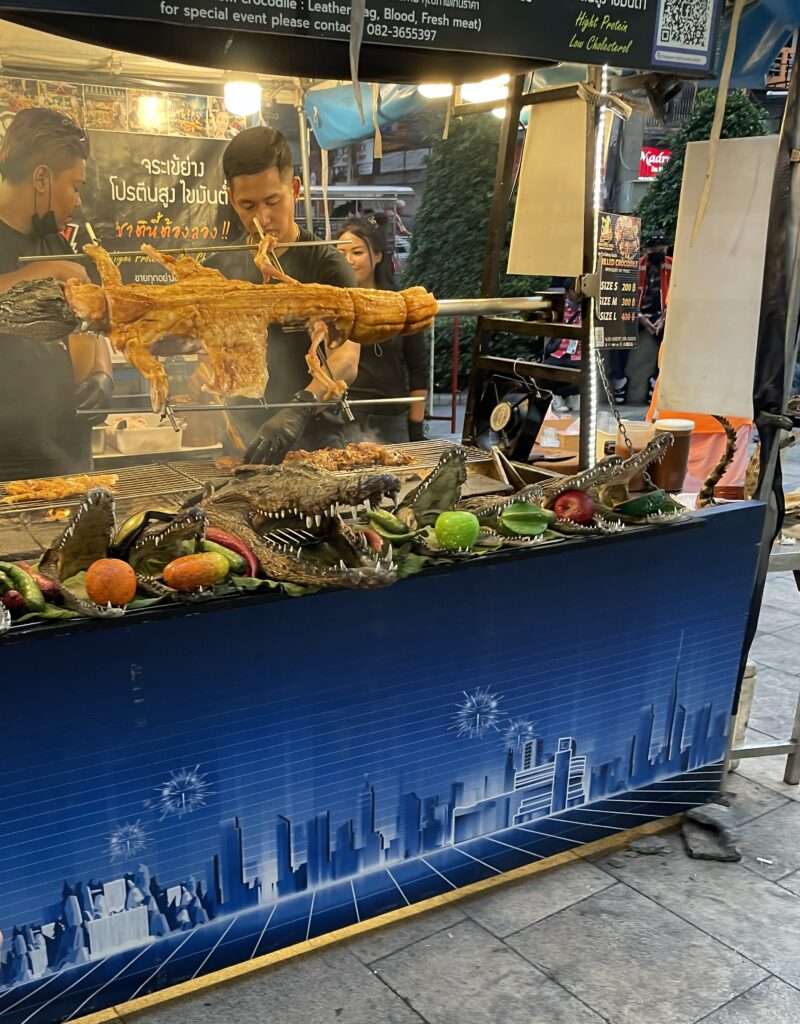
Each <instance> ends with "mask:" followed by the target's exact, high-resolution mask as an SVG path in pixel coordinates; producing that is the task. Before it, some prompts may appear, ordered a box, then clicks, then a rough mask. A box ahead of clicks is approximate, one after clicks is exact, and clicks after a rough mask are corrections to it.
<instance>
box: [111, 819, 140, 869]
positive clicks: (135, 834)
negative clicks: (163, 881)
mask: <svg viewBox="0 0 800 1024" xmlns="http://www.w3.org/2000/svg"><path fill="white" fill-rule="evenodd" d="M146 846H147V832H145V830H144V826H143V825H142V823H141V821H129V822H126V823H125V824H124V825H119V826H118V827H117V828H115V829H114V831H113V832H112V833H111V835H110V836H109V837H108V855H109V857H110V858H111V860H113V861H118V860H128V859H129V858H130V857H134V856H135V855H136V854H137V853H141V852H142V850H143V849H144V848H145V847H146Z"/></svg>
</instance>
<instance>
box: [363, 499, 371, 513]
mask: <svg viewBox="0 0 800 1024" xmlns="http://www.w3.org/2000/svg"><path fill="white" fill-rule="evenodd" d="M364 508H365V509H366V510H367V512H371V511H372V505H371V504H370V501H369V498H364Z"/></svg>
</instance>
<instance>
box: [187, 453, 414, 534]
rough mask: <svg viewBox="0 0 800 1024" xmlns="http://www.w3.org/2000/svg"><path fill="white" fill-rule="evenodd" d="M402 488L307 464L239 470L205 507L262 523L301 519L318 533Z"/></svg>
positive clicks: (384, 479) (389, 478)
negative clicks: (332, 521) (336, 519)
mask: <svg viewBox="0 0 800 1024" xmlns="http://www.w3.org/2000/svg"><path fill="white" fill-rule="evenodd" d="M399 490H400V481H399V480H398V479H397V477H396V476H394V474H392V473H357V474H352V475H351V474H335V473H328V472H326V471H325V470H322V469H315V468H314V467H313V466H304V465H302V464H298V465H292V466H240V467H239V469H238V470H237V471H236V474H235V476H234V478H233V479H232V480H230V481H229V482H227V483H225V484H223V485H222V487H220V488H219V489H217V490H215V491H214V492H213V493H212V494H210V495H209V496H207V497H205V498H204V499H203V507H204V508H206V509H215V510H219V511H221V512H224V513H226V514H237V513H238V514H241V515H245V516H254V517H257V518H258V520H259V522H260V523H262V524H265V525H266V524H268V523H270V522H272V523H274V524H275V525H286V524H287V522H288V521H289V520H295V521H297V523H298V525H302V526H304V527H305V528H306V529H309V530H314V529H319V528H320V526H321V521H322V520H323V519H324V518H328V519H332V518H334V517H335V516H336V515H338V514H339V512H344V511H347V510H352V511H353V512H357V511H359V509H360V508H362V507H363V508H364V509H366V510H367V511H369V509H370V508H371V507H372V505H373V504H375V505H379V504H380V503H381V502H382V501H383V499H384V498H385V497H386V496H387V495H394V494H396V493H397V492H398V491H399Z"/></svg>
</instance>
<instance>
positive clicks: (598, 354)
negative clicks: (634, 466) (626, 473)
mask: <svg viewBox="0 0 800 1024" xmlns="http://www.w3.org/2000/svg"><path fill="white" fill-rule="evenodd" d="M595 360H596V362H597V371H598V373H599V374H600V380H601V382H602V384H603V390H604V391H605V393H606V398H607V399H608V405H609V408H610V409H611V413H612V415H613V416H614V419H615V420H616V421H617V430H619V432H620V435H621V436H622V439H623V441H624V442H625V446H626V447H627V449H628V452H629V454H630V457H631V458H633V455H634V451H633V442H632V441H631V439H630V437H629V436H628V431H627V429H626V428H625V424H624V423H623V422H622V417H621V416H620V413H619V407H618V406H617V403H616V402H615V401H614V392H613V391H612V390H611V383H610V382H609V379H608V375H607V374H606V367H605V363H604V361H603V352H602V350H600V349H597V350H596V351H595ZM641 475H642V479H643V480H644V482H645V483H646V484H647V486H648V487H652V486H653V481H652V480H651V478H650V474H649V473H648V472H647V469H646V468H645V469H643V470H642V474H641Z"/></svg>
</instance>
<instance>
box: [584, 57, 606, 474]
mask: <svg viewBox="0 0 800 1024" xmlns="http://www.w3.org/2000/svg"><path fill="white" fill-rule="evenodd" d="M601 82H602V73H601V71H600V69H599V68H596V67H591V68H589V72H588V83H587V84H588V85H590V86H592V88H593V89H595V90H597V91H598V92H599V91H600V85H601ZM587 102H588V101H587ZM598 121H599V118H598V108H596V107H594V108H592V107H590V108H589V109H588V110H587V112H586V167H585V176H586V184H585V189H584V211H583V272H584V274H593V273H594V270H595V258H596V256H595V254H596V244H595V231H596V225H597V216H596V211H595V155H596V152H597V132H598V130H599V125H598ZM603 142H604V140H603ZM602 144H603V143H602V142H601V145H602ZM593 319H594V300H593V299H592V298H591V297H590V296H589V295H584V297H583V308H582V318H581V331H582V334H583V339H582V341H581V384H580V388H581V411H580V440H579V456H580V457H579V465H580V468H581V469H588V468H589V467H590V466H593V465H594V463H595V459H596V445H597V442H596V429H597V368H596V367H595V354H594V353H595V347H594V323H593Z"/></svg>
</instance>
